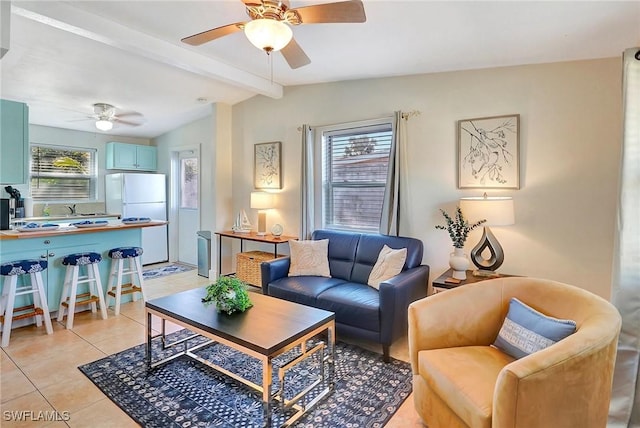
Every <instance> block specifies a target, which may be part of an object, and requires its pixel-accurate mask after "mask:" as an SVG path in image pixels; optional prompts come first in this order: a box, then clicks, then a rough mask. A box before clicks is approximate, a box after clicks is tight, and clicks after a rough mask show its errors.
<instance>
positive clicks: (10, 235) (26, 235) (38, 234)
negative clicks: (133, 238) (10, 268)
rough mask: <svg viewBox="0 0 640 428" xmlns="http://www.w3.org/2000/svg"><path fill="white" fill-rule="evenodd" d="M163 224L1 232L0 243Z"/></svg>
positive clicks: (160, 223)
mask: <svg viewBox="0 0 640 428" xmlns="http://www.w3.org/2000/svg"><path fill="white" fill-rule="evenodd" d="M49 218H50V217H49ZM73 218H74V219H75V218H77V217H73ZM94 218H95V217H94ZM163 224H167V222H166V221H156V220H154V221H150V222H148V223H137V224H124V223H121V222H115V223H108V224H106V225H104V226H96V227H83V228H79V227H75V226H60V228H58V229H56V230H38V231H35V232H20V231H18V230H3V231H1V232H0V241H4V240H13V239H31V238H42V237H53V236H64V235H75V234H80V233H96V232H113V231H116V230H123V229H139V228H142V227H152V226H162V225H163Z"/></svg>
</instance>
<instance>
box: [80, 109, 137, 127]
mask: <svg viewBox="0 0 640 428" xmlns="http://www.w3.org/2000/svg"><path fill="white" fill-rule="evenodd" d="M123 117H127V118H129V117H139V118H142V114H141V113H137V112H127V113H119V114H117V113H116V108H115V107H114V106H112V105H111V104H106V103H95V104H94V105H93V114H92V115H91V116H88V118H90V119H93V120H95V125H96V128H98V129H99V130H100V131H110V130H111V129H112V128H113V124H114V123H118V124H122V125H127V126H140V125H142V124H143V123H144V120H142V119H140V120H138V121H130V120H124V119H122V118H123Z"/></svg>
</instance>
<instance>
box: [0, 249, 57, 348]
mask: <svg viewBox="0 0 640 428" xmlns="http://www.w3.org/2000/svg"><path fill="white" fill-rule="evenodd" d="M46 268H47V261H46V260H37V259H29V260H17V261H13V262H7V263H2V264H1V265H0V275H2V276H4V277H5V278H4V283H3V287H2V298H1V299H0V314H1V315H2V317H0V321H2V342H0V346H2V347H3V348H4V347H6V346H9V337H10V336H11V324H12V323H13V320H20V319H23V318H30V317H35V318H36V325H37V326H38V327H41V326H42V319H43V318H44V325H45V329H46V330H47V334H51V333H53V328H52V327H51V316H50V315H49V308H48V306H47V295H46V294H45V292H44V284H43V281H42V271H44V270H45V269H46ZM27 274H28V275H29V279H30V283H31V284H30V286H28V285H25V284H24V283H23V285H22V286H21V287H18V276H21V275H27ZM26 294H31V295H32V299H33V303H32V304H31V305H27V306H21V307H18V308H16V307H15V303H16V296H22V295H26ZM14 313H15V315H14Z"/></svg>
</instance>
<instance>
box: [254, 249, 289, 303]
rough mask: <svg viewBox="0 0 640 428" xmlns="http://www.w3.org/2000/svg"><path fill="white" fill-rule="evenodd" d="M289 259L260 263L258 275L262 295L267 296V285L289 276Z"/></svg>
mask: <svg viewBox="0 0 640 428" xmlns="http://www.w3.org/2000/svg"><path fill="white" fill-rule="evenodd" d="M290 263H291V258H289V257H280V258H277V259H273V260H269V261H266V262H262V263H261V264H260V274H261V278H262V294H269V283H270V282H273V281H275V280H277V279H280V278H284V277H286V276H288V275H289V264H290Z"/></svg>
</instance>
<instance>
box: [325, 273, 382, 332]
mask: <svg viewBox="0 0 640 428" xmlns="http://www.w3.org/2000/svg"><path fill="white" fill-rule="evenodd" d="M316 305H317V307H318V308H320V309H325V310H327V311H331V312H334V313H335V314H336V323H340V324H348V325H351V326H354V327H359V328H362V329H365V330H371V331H379V330H380V298H379V294H378V291H377V290H375V289H374V288H371V287H369V286H368V285H366V284H359V283H355V282H344V283H342V284H339V285H336V286H335V287H331V288H327V289H326V290H325V291H323V292H321V293H320V294H318V297H317V299H316Z"/></svg>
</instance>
